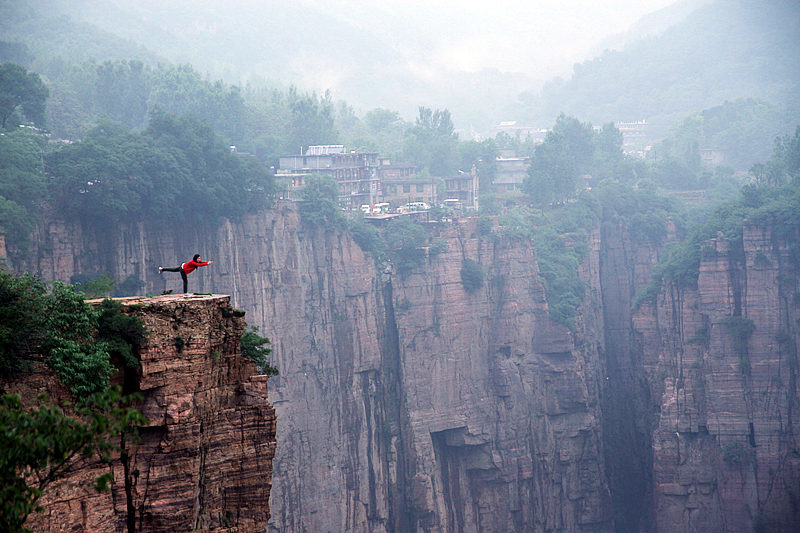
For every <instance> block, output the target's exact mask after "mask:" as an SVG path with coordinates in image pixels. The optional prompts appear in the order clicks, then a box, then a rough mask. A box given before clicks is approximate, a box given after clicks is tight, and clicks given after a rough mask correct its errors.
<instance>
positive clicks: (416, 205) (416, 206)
mask: <svg viewBox="0 0 800 533" xmlns="http://www.w3.org/2000/svg"><path fill="white" fill-rule="evenodd" d="M430 208H431V206H430V205H428V204H427V203H425V202H408V203H407V204H406V205H403V206H400V207H398V208H397V211H398V213H413V212H415V211H427V210H428V209H430Z"/></svg>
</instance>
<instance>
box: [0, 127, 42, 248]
mask: <svg viewBox="0 0 800 533" xmlns="http://www.w3.org/2000/svg"><path fill="white" fill-rule="evenodd" d="M46 142H47V141H46V138H45V137H44V136H42V135H39V134H37V133H33V132H30V131H19V130H17V131H11V132H8V133H5V134H4V135H2V136H0V233H3V234H5V236H6V239H7V243H8V244H9V245H10V246H11V247H12V248H14V249H18V248H24V247H25V245H27V243H28V240H29V235H30V233H31V231H32V229H33V225H34V223H35V222H36V220H37V219H38V216H37V215H38V212H39V205H40V203H41V202H42V201H43V200H44V197H45V191H46V188H45V180H44V169H43V165H42V154H43V151H44V149H45V145H46Z"/></svg>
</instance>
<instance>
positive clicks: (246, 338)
mask: <svg viewBox="0 0 800 533" xmlns="http://www.w3.org/2000/svg"><path fill="white" fill-rule="evenodd" d="M269 344H270V340H269V339H268V338H266V337H262V336H261V335H259V334H258V326H251V327H250V329H248V330H247V331H245V332H244V333H242V355H244V356H245V357H247V358H249V359H250V360H251V361H253V362H254V363H255V364H256V367H257V368H258V371H259V372H260V373H261V374H266V375H268V376H277V375H278V369H277V368H275V367H274V366H272V365H270V364H269V354H270V353H272V349H271V348H268V347H267V346H268V345H269Z"/></svg>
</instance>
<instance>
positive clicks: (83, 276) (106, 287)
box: [69, 272, 116, 298]
mask: <svg viewBox="0 0 800 533" xmlns="http://www.w3.org/2000/svg"><path fill="white" fill-rule="evenodd" d="M69 282H70V284H71V285H72V286H73V287H74V288H75V290H77V291H80V292H82V293H83V294H85V295H86V297H87V298H102V297H103V296H106V297H107V296H108V295H110V294H111V292H112V291H113V290H114V285H116V282H115V281H114V280H113V279H111V278H110V277H108V276H107V275H106V274H98V273H96V272H94V273H92V272H81V273H79V274H75V275H73V276H72V277H71V278H69Z"/></svg>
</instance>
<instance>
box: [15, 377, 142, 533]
mask: <svg viewBox="0 0 800 533" xmlns="http://www.w3.org/2000/svg"><path fill="white" fill-rule="evenodd" d="M138 399H139V398H138V397H136V396H128V397H125V398H123V397H122V396H121V390H120V388H119V387H111V388H107V389H105V390H103V391H100V392H98V393H95V394H93V395H91V396H89V397H88V398H86V399H85V400H84V401H82V402H81V403H79V404H78V405H77V406H75V407H74V408H72V409H70V411H71V412H70V413H69V414H68V413H67V412H65V410H64V409H63V408H62V407H59V406H57V405H54V404H52V403H49V402H48V401H47V398H46V397H39V398H37V400H36V402H35V405H34V406H33V407H31V408H29V409H28V408H26V407H25V406H24V405H23V402H22V401H21V399H20V397H19V395H15V394H6V395H3V396H2V397H0V449H2V450H3V453H2V454H0V529H2V530H3V531H27V530H25V529H24V528H23V524H24V523H25V520H26V518H27V517H28V515H30V514H31V513H32V512H35V511H39V510H41V508H40V507H39V506H38V504H37V502H38V500H39V498H40V497H41V495H42V491H43V490H44V489H45V488H46V487H47V486H48V485H49V484H50V483H52V482H53V481H55V480H56V479H58V478H59V477H60V476H62V475H64V474H65V473H67V472H69V471H70V470H72V469H73V468H75V467H76V466H77V465H78V464H79V463H80V461H81V460H82V459H84V458H87V457H89V456H91V455H95V454H96V455H97V457H99V458H100V459H102V460H103V461H104V462H110V453H111V452H112V451H114V450H116V449H119V448H118V447H117V446H115V445H114V444H113V442H114V439H115V438H116V437H117V436H118V435H121V434H123V435H124V434H125V433H133V432H135V431H136V428H137V427H138V426H141V425H144V424H146V422H147V421H146V420H145V419H144V417H142V415H141V414H140V413H139V412H138V411H137V410H136V409H134V408H132V407H130V404H131V402H132V401H134V400H138ZM111 479H112V477H111V474H105V475H103V476H101V477H100V478H98V479H97V484H96V488H97V489H98V490H108V482H109V481H110V480H111Z"/></svg>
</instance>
